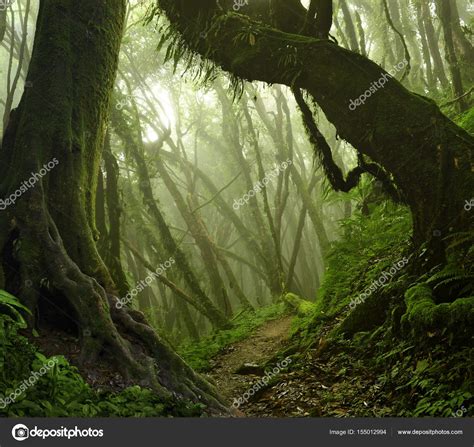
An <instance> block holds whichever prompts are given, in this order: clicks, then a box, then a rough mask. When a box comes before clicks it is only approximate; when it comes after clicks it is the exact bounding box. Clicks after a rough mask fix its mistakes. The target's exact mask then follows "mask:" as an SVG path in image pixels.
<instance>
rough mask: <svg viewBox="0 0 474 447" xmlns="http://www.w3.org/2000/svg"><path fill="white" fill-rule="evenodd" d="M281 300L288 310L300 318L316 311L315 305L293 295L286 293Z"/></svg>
mask: <svg viewBox="0 0 474 447" xmlns="http://www.w3.org/2000/svg"><path fill="white" fill-rule="evenodd" d="M282 300H283V302H284V303H285V304H286V306H287V308H288V310H290V311H293V312H296V313H297V315H299V316H300V317H304V316H306V315H310V314H312V313H313V312H314V311H315V309H316V304H314V303H312V302H311V301H308V300H304V299H303V298H300V297H299V296H298V295H295V294H294V293H286V294H285V295H283V296H282Z"/></svg>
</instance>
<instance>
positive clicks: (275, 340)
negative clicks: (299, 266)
mask: <svg viewBox="0 0 474 447" xmlns="http://www.w3.org/2000/svg"><path fill="white" fill-rule="evenodd" d="M292 319H293V317H292V316H285V317H283V318H279V319H276V320H272V321H268V322H267V323H265V324H263V325H262V326H260V327H259V328H258V329H257V330H256V331H255V332H254V333H253V334H252V335H250V337H248V338H246V339H245V340H242V341H240V342H237V343H234V344H233V345H231V346H229V347H227V348H226V349H225V350H224V351H223V352H222V353H221V354H220V355H218V356H217V357H215V358H214V359H213V360H212V361H211V366H212V370H211V372H210V373H209V374H208V375H209V376H210V377H211V378H212V380H213V382H215V383H216V385H217V388H218V389H219V391H220V392H221V394H222V395H223V396H224V397H225V398H227V400H228V401H229V402H230V403H232V402H233V400H234V399H235V398H238V397H240V396H242V395H243V393H244V392H246V391H247V390H248V389H249V388H251V387H252V386H253V385H254V384H255V383H257V381H258V380H259V379H260V376H261V375H263V369H261V371H258V369H259V368H257V367H256V366H255V367H247V368H246V369H249V371H248V372H247V373H244V374H242V373H237V371H238V370H239V368H242V367H243V366H244V365H245V364H254V365H259V366H263V365H264V364H265V362H267V361H268V360H269V359H271V358H272V357H273V356H274V355H275V354H276V353H277V352H278V351H280V350H281V349H282V348H283V347H284V346H285V342H286V340H287V339H288V337H289V333H290V326H291V321H292ZM270 366H273V365H269V367H270ZM244 369H245V367H244ZM242 409H243V408H242ZM243 410H244V411H245V409H243Z"/></svg>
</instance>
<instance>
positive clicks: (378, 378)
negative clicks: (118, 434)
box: [288, 204, 474, 417]
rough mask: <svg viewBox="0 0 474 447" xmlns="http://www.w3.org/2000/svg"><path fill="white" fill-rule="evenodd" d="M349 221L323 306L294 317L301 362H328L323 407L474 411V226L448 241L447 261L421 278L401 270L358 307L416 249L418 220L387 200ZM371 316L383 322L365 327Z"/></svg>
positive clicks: (418, 413) (368, 411) (352, 411)
mask: <svg viewBox="0 0 474 447" xmlns="http://www.w3.org/2000/svg"><path fill="white" fill-rule="evenodd" d="M342 225H343V228H344V234H343V236H342V238H341V239H340V240H339V241H338V242H336V243H335V244H334V245H333V247H332V249H331V253H330V254H329V256H328V258H327V263H326V265H327V270H326V272H325V278H324V280H323V284H322V287H321V288H320V290H319V292H318V295H317V298H316V302H315V304H316V307H315V309H314V310H313V311H312V313H311V314H310V315H305V316H303V317H299V318H296V319H295V322H294V329H293V336H292V339H291V343H292V346H291V347H290V348H288V350H289V351H291V352H293V353H297V354H296V356H295V362H294V364H293V368H305V369H308V368H309V369H310V370H311V369H312V367H311V366H309V365H308V362H309V361H310V360H308V359H310V358H316V359H317V364H319V365H325V374H326V375H327V376H324V379H323V378H321V380H324V382H325V384H326V387H327V389H324V390H322V391H321V392H320V398H321V399H320V400H321V405H322V407H323V408H324V411H325V413H324V414H325V415H329V416H337V415H340V414H346V415H350V416H360V417H369V416H370V417H374V416H376V417H380V416H404V417H408V416H410V417H423V416H436V417H464V416H472V415H473V414H474V361H473V360H474V348H473V346H474V343H473V341H474V329H473V327H474V325H473V323H472V322H473V321H474V320H473V311H474V307H473V306H472V302H473V299H474V298H472V297H473V296H474V281H473V278H474V276H473V275H474V248H473V247H474V232H466V233H462V234H461V233H458V234H454V235H451V236H450V237H449V238H448V240H447V243H448V246H449V249H448V263H447V264H446V265H445V266H443V267H435V268H433V269H432V271H430V272H428V273H427V274H425V275H423V276H421V277H414V276H410V275H411V274H410V273H409V266H407V267H403V268H402V269H400V270H399V271H398V272H397V274H396V275H394V276H393V278H392V279H391V280H390V281H388V282H387V283H385V284H384V285H382V286H380V287H376V288H375V290H373V292H371V293H370V294H369V295H370V296H369V297H367V299H366V300H365V301H364V302H361V303H359V304H357V305H355V306H353V308H351V306H350V304H351V301H352V302H354V301H353V300H355V299H356V298H357V297H358V296H360V294H361V293H362V292H363V291H365V290H370V285H372V284H373V283H374V281H376V280H377V279H378V278H380V276H381V274H382V272H383V271H387V269H389V268H390V266H391V265H392V264H393V263H396V262H397V261H398V260H400V259H402V258H404V257H408V259H411V257H412V256H413V255H410V243H409V237H410V218H409V214H408V212H407V211H406V210H405V209H404V208H400V207H396V206H394V205H387V204H382V205H381V206H380V205H379V206H378V207H376V208H375V209H373V210H371V213H370V215H369V216H361V215H358V216H354V217H352V218H351V219H348V220H346V221H344V222H343V223H342ZM374 309H375V311H374ZM371 312H375V315H372V314H371ZM356 315H358V317H357V318H355V316H356ZM371 320H373V321H375V322H376V324H372V326H371V327H370V328H369V329H367V328H364V324H365V322H366V321H371ZM348 322H350V323H351V324H348ZM348 327H350V328H351V329H352V331H350V332H348V331H347V330H346V329H347V328H348ZM310 353H311V354H310ZM341 402H348V403H349V404H347V405H346V407H347V408H341V407H344V404H341Z"/></svg>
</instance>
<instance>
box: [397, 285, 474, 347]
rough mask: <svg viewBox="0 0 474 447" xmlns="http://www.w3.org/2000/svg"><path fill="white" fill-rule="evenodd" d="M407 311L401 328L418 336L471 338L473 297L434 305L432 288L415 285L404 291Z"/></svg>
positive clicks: (473, 320)
mask: <svg viewBox="0 0 474 447" xmlns="http://www.w3.org/2000/svg"><path fill="white" fill-rule="evenodd" d="M405 303H406V306H407V311H406V313H405V314H404V315H403V317H402V331H403V332H404V333H409V334H412V335H414V336H417V337H425V338H426V335H428V336H429V337H433V336H435V335H446V334H448V335H450V336H451V337H453V338H456V339H459V340H466V338H467V339H469V338H472V336H473V330H472V328H473V327H474V297H469V298H458V299H457V300H455V301H453V302H452V303H441V304H436V303H435V301H434V300H433V294H432V291H431V288H430V287H429V286H427V285H426V284H418V285H416V286H414V287H412V288H410V289H408V290H407V291H406V293H405Z"/></svg>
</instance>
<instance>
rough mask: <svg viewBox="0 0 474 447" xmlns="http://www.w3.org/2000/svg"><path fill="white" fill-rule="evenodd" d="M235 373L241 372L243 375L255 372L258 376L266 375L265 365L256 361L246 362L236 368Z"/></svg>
mask: <svg viewBox="0 0 474 447" xmlns="http://www.w3.org/2000/svg"><path fill="white" fill-rule="evenodd" d="M235 374H240V375H243V376H246V375H249V374H254V375H256V376H263V375H265V371H264V369H263V367H261V366H260V365H257V364H256V363H244V364H243V365H242V366H239V367H238V368H237V369H236V370H235Z"/></svg>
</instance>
